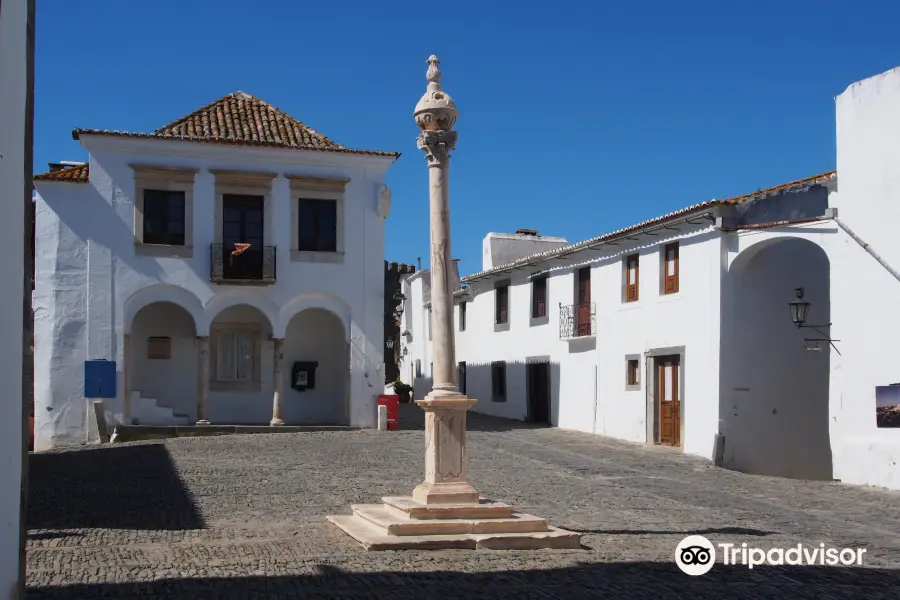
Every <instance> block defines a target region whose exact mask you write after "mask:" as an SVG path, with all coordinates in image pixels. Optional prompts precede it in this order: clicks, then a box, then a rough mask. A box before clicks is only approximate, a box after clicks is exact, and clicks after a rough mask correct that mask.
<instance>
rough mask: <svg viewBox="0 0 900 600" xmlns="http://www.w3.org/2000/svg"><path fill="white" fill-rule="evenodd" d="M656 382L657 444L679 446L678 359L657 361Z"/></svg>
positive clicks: (667, 357)
mask: <svg viewBox="0 0 900 600" xmlns="http://www.w3.org/2000/svg"><path fill="white" fill-rule="evenodd" d="M656 364H657V367H656V373H657V374H656V382H657V398H659V443H660V444H664V445H667V446H680V445H681V397H680V395H679V393H678V392H679V389H678V388H679V367H680V364H679V359H678V357H677V356H666V357H662V358H660V359H658V360H657V363H656Z"/></svg>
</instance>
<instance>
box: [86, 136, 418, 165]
mask: <svg viewBox="0 0 900 600" xmlns="http://www.w3.org/2000/svg"><path fill="white" fill-rule="evenodd" d="M82 135H97V136H107V137H122V138H133V139H142V140H161V141H174V142H195V143H201V144H203V143H205V144H222V145H228V146H246V147H250V148H281V149H284V150H307V151H311V152H327V153H331V154H354V155H361V156H378V157H384V158H391V159H393V161H392V162H396V160H397V159H398V158H400V156H401V153H400V152H387V151H384V150H365V149H357V148H343V147H341V148H318V147H315V146H297V145H294V146H291V145H287V144H277V143H272V142H248V141H244V140H226V139H221V138H219V139H210V138H195V137H184V136H172V135H157V134H152V133H140V132H132V131H106V130H103V129H86V128H76V129H73V130H72V139H73V140H81V136H82Z"/></svg>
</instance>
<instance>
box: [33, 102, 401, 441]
mask: <svg viewBox="0 0 900 600" xmlns="http://www.w3.org/2000/svg"><path fill="white" fill-rule="evenodd" d="M73 136H74V137H75V139H77V140H79V141H80V142H81V144H82V146H83V147H84V148H85V149H86V150H87V151H88V152H89V153H90V160H89V162H88V163H86V164H82V165H76V166H71V165H57V167H58V168H55V170H51V172H49V173H46V174H43V175H38V176H36V177H35V187H36V189H37V192H38V196H37V199H36V203H37V217H36V230H37V238H36V239H37V243H36V246H37V250H36V254H37V256H36V287H35V291H34V307H35V381H36V383H35V414H36V416H35V429H36V431H35V438H36V439H35V449H36V450H41V449H46V448H50V447H54V446H60V445H68V444H79V443H86V442H90V441H92V440H94V439H96V436H97V433H96V426H95V421H94V419H93V416H92V408H91V402H92V398H95V397H99V398H105V403H106V407H107V409H108V412H109V413H110V416H111V417H112V418H113V420H114V421H119V422H123V423H137V424H187V423H190V424H193V423H195V422H196V423H199V424H205V423H213V424H216V423H218V424H268V423H270V422H271V423H272V424H273V425H278V424H281V423H286V424H289V425H290V424H322V423H328V424H350V425H355V426H361V427H370V426H374V423H375V415H376V412H375V402H376V395H377V394H378V393H380V392H381V390H382V387H383V377H384V376H383V372H382V371H383V361H382V358H381V355H382V347H383V321H382V319H383V311H384V300H383V288H384V219H385V218H386V217H387V216H388V212H389V208H390V194H389V191H388V190H387V188H386V187H385V174H386V172H387V170H388V168H389V167H390V166H391V164H392V163H393V162H394V161H395V160H396V159H397V157H398V156H399V155H398V154H397V153H392V152H380V151H369V150H353V149H350V148H347V147H344V146H341V145H339V144H337V143H335V142H333V141H332V140H330V139H328V138H327V137H325V136H324V135H322V134H321V133H319V132H317V131H314V130H313V129H311V128H309V127H307V126H306V125H304V124H303V123H301V122H299V121H297V120H296V119H294V118H292V117H291V116H290V115H287V114H286V113H284V112H282V111H281V110H279V109H277V108H275V107H273V106H271V105H269V104H267V103H266V102H263V101H262V100H260V99H258V98H255V97H253V96H251V95H248V94H245V93H243V92H236V93H234V94H230V95H228V96H226V97H224V98H222V99H220V100H217V101H215V102H213V103H211V104H209V105H207V106H204V107H202V108H200V109H198V110H196V111H194V112H192V113H190V114H189V115H187V116H185V117H182V118H180V119H178V120H176V121H173V122H172V123H169V124H168V125H164V126H163V127H161V128H159V129H157V130H156V131H154V132H152V133H147V134H144V133H122V132H118V131H105V130H96V129H77V130H75V131H74V132H73ZM298 382H299V385H298ZM301 388H302V389H301Z"/></svg>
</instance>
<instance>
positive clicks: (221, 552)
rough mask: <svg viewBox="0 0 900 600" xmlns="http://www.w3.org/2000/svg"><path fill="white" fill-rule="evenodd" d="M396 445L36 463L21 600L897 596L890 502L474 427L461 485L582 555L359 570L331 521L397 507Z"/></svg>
mask: <svg viewBox="0 0 900 600" xmlns="http://www.w3.org/2000/svg"><path fill="white" fill-rule="evenodd" d="M404 412H405V417H404V418H405V419H406V420H405V423H406V425H407V427H406V428H405V430H402V431H398V432H377V431H355V432H315V433H288V434H275V435H232V436H224V437H215V438H198V439H185V438H182V439H174V440H167V441H165V442H161V441H155V442H145V443H140V442H134V443H127V444H121V445H119V444H116V445H112V446H104V447H95V448H91V449H82V450H74V451H64V452H54V453H43V454H34V455H32V456H31V473H30V478H31V486H30V487H31V489H30V506H29V511H28V530H29V531H28V542H27V544H28V548H27V584H28V593H27V595H26V597H27V598H29V599H39V598H40V599H62V598H67V599H68V598H77V599H83V600H91V599H93V598H133V599H135V600H137V599H138V598H140V599H142V600H143V599H153V598H172V599H176V600H187V599H191V600H195V599H204V598H210V599H212V598H215V599H224V598H247V599H249V598H342V599H345V600H361V599H363V598H366V599H370V600H375V599H382V598H385V599H386V598H391V599H394V600H405V599H407V598H409V599H412V598H435V599H437V598H441V599H444V598H467V599H472V600H475V599H488V598H490V599H492V600H493V599H505V598H515V599H516V600H529V599H538V598H540V599H566V600H577V599H580V598H622V599H625V598H639V597H652V598H654V600H665V599H668V598H708V597H715V598H747V599H750V598H753V599H760V598H791V599H793V598H818V599H830V598H867V599H878V598H884V599H887V598H892V599H895V598H897V597H898V592H897V590H898V589H900V494H897V493H893V492H887V491H883V490H877V489H870V488H857V487H851V486H845V485H841V484H832V483H811V482H799V481H791V480H784V479H768V478H763V477H754V476H748V475H744V474H740V473H734V472H730V471H725V470H722V469H717V468H715V467H712V466H711V465H710V464H709V463H707V462H706V461H703V460H699V459H695V458H691V457H687V456H684V455H682V454H679V453H677V452H674V451H672V450H671V449H664V448H647V447H644V446H638V445H630V444H626V443H622V442H617V441H613V440H609V439H606V438H599V437H595V436H590V435H586V434H580V433H573V432H567V431H562V430H558V429H549V428H532V427H527V426H522V425H521V424H516V423H512V422H509V421H504V420H500V419H491V418H486V417H479V416H477V415H476V416H474V417H473V418H472V420H471V426H470V434H469V452H470V480H471V481H472V482H473V483H474V484H475V485H476V487H478V488H479V489H480V490H481V491H482V493H483V494H484V495H486V496H488V497H490V498H492V499H496V500H501V501H504V502H508V503H511V504H513V505H514V506H515V507H516V508H517V509H519V510H522V511H525V512H530V513H532V514H536V515H540V516H543V517H547V518H548V519H550V522H551V523H552V524H554V525H557V526H560V527H564V528H567V529H573V530H578V531H581V532H583V533H584V538H583V545H584V548H583V549H581V550H557V551H504V552H497V551H441V552H427V551H415V552H414V551H405V552H371V553H367V552H365V551H363V550H362V549H361V548H360V547H359V546H357V545H356V544H355V543H354V542H353V540H351V539H350V538H349V537H348V536H346V535H344V534H343V533H341V532H340V531H339V530H337V529H336V528H335V527H334V526H332V525H331V524H329V523H328V522H326V521H325V519H324V517H325V515H328V514H340V513H349V507H350V504H351V503H375V502H379V501H380V498H381V497H382V496H385V495H396V494H398V493H402V494H405V493H408V492H410V491H411V490H412V488H413V486H415V485H416V484H417V483H419V481H420V479H421V474H422V469H423V465H422V445H423V439H422V432H421V431H416V430H409V429H411V427H409V425H410V424H412V425H413V426H415V425H416V424H418V423H420V422H421V411H420V410H419V409H418V408H417V407H415V406H409V407H405V411H404ZM691 533H701V534H703V535H706V536H707V537H708V538H710V539H711V540H712V541H713V542H720V541H721V542H736V543H737V544H740V543H742V542H747V543H748V544H749V545H750V546H758V547H761V548H771V547H785V546H795V545H796V544H797V543H798V542H802V543H804V544H806V545H815V546H818V545H819V544H820V543H824V544H826V545H827V546H836V547H866V548H868V552H867V554H866V555H865V559H864V567H862V568H860V567H811V566H802V567H801V566H784V567H757V568H754V569H753V570H752V571H751V570H748V569H747V568H746V567H740V566H739V567H727V566H724V565H717V566H716V567H714V568H713V570H712V571H711V572H710V573H708V574H706V575H703V576H700V577H688V576H687V575H684V574H682V573H681V572H680V571H679V570H678V569H677V568H676V566H675V565H674V564H673V562H672V556H673V552H674V548H675V546H676V544H677V543H678V542H679V541H680V540H681V539H682V538H683V537H685V536H686V535H688V534H691Z"/></svg>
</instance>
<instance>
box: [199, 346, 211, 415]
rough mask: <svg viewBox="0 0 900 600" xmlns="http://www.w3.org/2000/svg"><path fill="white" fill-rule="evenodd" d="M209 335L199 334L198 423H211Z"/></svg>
mask: <svg viewBox="0 0 900 600" xmlns="http://www.w3.org/2000/svg"><path fill="white" fill-rule="evenodd" d="M208 402H209V336H206V335H198V336H197V425H209V419H208V417H207V412H206V409H207V403H208Z"/></svg>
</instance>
